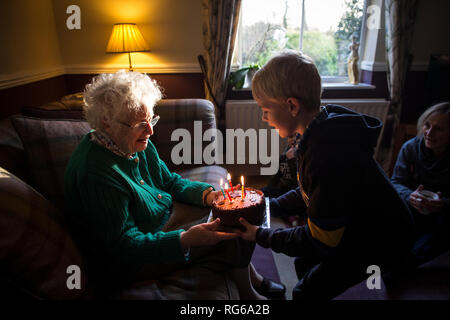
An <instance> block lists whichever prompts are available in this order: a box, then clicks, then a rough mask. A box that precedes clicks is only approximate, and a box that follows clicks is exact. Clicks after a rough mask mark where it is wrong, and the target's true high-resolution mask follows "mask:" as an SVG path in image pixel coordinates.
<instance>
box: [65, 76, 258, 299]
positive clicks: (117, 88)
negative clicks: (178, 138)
mask: <svg viewBox="0 0 450 320" xmlns="http://www.w3.org/2000/svg"><path fill="white" fill-rule="evenodd" d="M84 94H85V104H86V107H85V114H86V118H87V120H88V122H89V124H90V126H91V127H92V128H93V129H94V130H92V131H91V132H90V133H89V134H87V135H86V136H85V137H84V139H83V140H82V141H81V143H80V144H79V146H78V147H77V149H76V150H75V151H74V153H73V154H72V157H71V159H70V162H69V164H68V166H67V169H66V174H65V195H66V201H67V205H68V208H69V209H70V213H71V214H70V217H69V221H70V223H71V225H72V227H73V229H74V233H75V234H78V238H79V239H80V241H81V243H82V246H83V247H84V248H86V249H87V254H88V256H89V258H90V261H92V263H93V266H94V273H95V274H96V277H101V279H102V280H105V281H104V282H102V284H105V283H108V282H109V283H111V282H115V283H116V284H118V285H126V284H128V283H130V282H132V281H136V280H138V279H145V278H146V279H156V278H159V277H161V276H164V275H165V274H167V273H169V272H171V271H174V270H177V269H180V268H184V267H187V266H189V265H191V264H195V263H204V264H205V265H206V266H207V267H208V268H210V269H213V270H215V271H224V270H228V269H232V270H237V271H234V273H233V272H232V274H233V275H234V276H236V277H237V280H238V281H237V284H238V289H239V292H240V294H241V297H242V295H244V298H263V297H261V296H259V295H258V294H257V293H256V292H255V291H254V290H253V287H252V286H251V284H250V278H249V271H248V264H249V262H250V258H251V255H252V252H253V248H254V246H251V245H250V244H249V243H247V244H246V243H244V242H243V241H242V240H240V239H234V238H236V237H237V234H235V233H225V232H221V231H219V230H218V224H219V222H220V221H219V220H218V219H217V220H215V221H213V222H210V223H206V222H205V223H200V224H195V223H193V224H192V225H190V226H186V228H185V229H178V230H171V231H169V230H166V228H165V225H166V224H167V222H168V220H169V217H170V216H171V209H172V201H179V202H184V203H189V204H192V205H196V206H209V205H210V204H211V202H212V201H213V200H214V199H215V197H217V195H218V193H220V191H214V190H213V187H212V186H211V185H209V184H207V183H203V182H195V181H189V180H187V179H183V178H181V177H180V176H179V175H178V174H176V173H172V172H170V171H169V170H168V168H167V166H166V165H165V163H164V162H163V161H162V160H161V159H160V158H159V157H158V153H157V151H156V149H155V146H154V145H153V144H152V142H151V141H150V140H149V138H150V136H151V135H152V134H153V130H154V126H155V124H156V122H157V121H158V119H159V117H158V116H155V115H154V113H153V107H154V105H155V104H156V102H157V101H158V100H160V99H161V92H160V89H159V88H158V86H157V84H156V83H155V82H154V81H153V80H151V79H150V78H149V77H148V76H146V75H144V74H140V73H136V72H123V71H119V72H117V73H115V74H101V75H99V76H97V77H95V78H94V80H93V81H92V83H91V84H88V85H87V86H86V90H85V92H84ZM182 214H186V215H188V214H189V212H183V213H182ZM204 220H206V219H204ZM230 239H233V240H230ZM222 240H229V241H222ZM219 242H220V243H219ZM208 246H209V247H208ZM246 246H247V247H246ZM243 247H246V248H243ZM239 277H241V278H239ZM246 284H247V287H245V285H246ZM240 286H241V287H240ZM242 286H244V288H242ZM245 295H247V296H246V297H245Z"/></svg>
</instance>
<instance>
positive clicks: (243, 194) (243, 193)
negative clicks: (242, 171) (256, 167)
mask: <svg viewBox="0 0 450 320" xmlns="http://www.w3.org/2000/svg"><path fill="white" fill-rule="evenodd" d="M241 188H242V194H241V198H242V199H244V198H245V191H244V176H241Z"/></svg>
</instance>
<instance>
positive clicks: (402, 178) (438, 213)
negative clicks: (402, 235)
mask: <svg viewBox="0 0 450 320" xmlns="http://www.w3.org/2000/svg"><path fill="white" fill-rule="evenodd" d="M391 181H392V183H393V185H394V187H395V188H396V189H397V191H398V192H399V193H400V195H401V197H402V198H403V199H404V200H405V201H406V202H407V203H408V204H409V206H410V209H411V211H412V213H413V216H414V219H415V223H416V229H417V235H416V243H415V245H414V247H413V251H412V256H413V263H414V264H420V263H422V262H425V261H427V260H429V259H431V258H433V257H435V256H436V255H438V254H440V253H442V252H445V251H446V250H448V249H450V245H449V244H450V237H449V232H448V230H449V227H450V223H449V221H450V217H449V215H450V103H449V102H444V103H439V104H436V105H434V106H432V107H430V108H429V109H427V110H426V111H425V112H424V113H423V114H422V115H421V116H420V118H419V120H418V121H417V136H416V137H415V138H413V139H411V140H409V141H407V142H405V144H404V145H403V146H402V148H401V150H400V152H399V155H398V159H397V162H396V164H395V167H394V172H393V175H392V178H391ZM430 191H431V192H430ZM430 196H431V197H430Z"/></svg>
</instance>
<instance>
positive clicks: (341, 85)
mask: <svg viewBox="0 0 450 320" xmlns="http://www.w3.org/2000/svg"><path fill="white" fill-rule="evenodd" d="M322 88H323V89H324V90H326V89H332V90H336V89H339V90H361V89H362V90H368V89H369V90H370V89H373V90H374V89H376V87H375V86H374V85H372V84H367V83H358V84H351V83H348V82H322ZM231 90H232V91H235V92H251V91H252V90H251V89H250V87H247V88H242V89H236V88H232V89H231Z"/></svg>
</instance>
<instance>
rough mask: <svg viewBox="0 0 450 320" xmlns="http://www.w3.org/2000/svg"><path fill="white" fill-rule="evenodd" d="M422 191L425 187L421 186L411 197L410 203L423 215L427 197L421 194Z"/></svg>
mask: <svg viewBox="0 0 450 320" xmlns="http://www.w3.org/2000/svg"><path fill="white" fill-rule="evenodd" d="M422 190H423V185H422V184H421V185H420V186H418V187H417V189H416V190H415V191H414V192H413V193H411V194H410V195H409V203H410V204H411V205H412V206H413V208H414V209H416V210H417V211H419V212H420V213H422V214H423V213H424V211H423V202H424V201H425V197H424V196H422V195H421V194H420V191H422Z"/></svg>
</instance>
